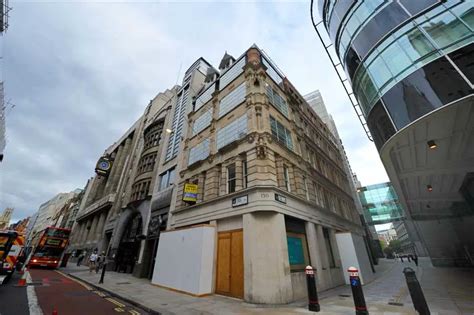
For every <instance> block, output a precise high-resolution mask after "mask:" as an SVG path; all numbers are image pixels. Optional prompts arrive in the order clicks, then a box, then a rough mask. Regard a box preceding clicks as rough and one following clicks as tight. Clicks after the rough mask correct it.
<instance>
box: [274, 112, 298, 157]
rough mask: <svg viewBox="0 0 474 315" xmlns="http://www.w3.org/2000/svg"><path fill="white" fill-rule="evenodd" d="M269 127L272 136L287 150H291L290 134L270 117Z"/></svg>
mask: <svg viewBox="0 0 474 315" xmlns="http://www.w3.org/2000/svg"><path fill="white" fill-rule="evenodd" d="M270 127H271V131H272V135H273V136H274V137H275V138H276V139H277V140H278V142H281V143H283V144H284V145H285V146H286V147H287V148H288V149H290V150H293V141H292V140H291V133H290V131H289V130H288V129H286V128H285V127H284V126H283V125H282V124H281V123H280V122H279V121H278V120H276V119H275V118H273V116H270Z"/></svg>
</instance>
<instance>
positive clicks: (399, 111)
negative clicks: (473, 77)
mask: <svg viewBox="0 0 474 315" xmlns="http://www.w3.org/2000/svg"><path fill="white" fill-rule="evenodd" d="M470 93H472V90H471V89H470V87H469V85H467V83H466V81H465V80H464V79H463V78H462V77H461V76H460V75H459V73H458V72H457V71H456V70H455V69H454V67H453V66H452V65H451V64H450V63H449V62H448V60H447V59H446V58H444V57H441V58H439V59H437V60H435V61H433V62H431V63H429V64H428V65H426V66H424V67H423V68H421V69H418V70H417V71H415V72H414V73H412V74H410V75H409V76H407V77H406V78H405V79H403V80H402V81H401V82H399V83H397V84H396V85H395V86H394V87H393V88H391V89H390V90H389V91H388V92H387V93H385V95H384V96H383V97H382V98H383V100H384V103H385V105H386V106H387V109H388V111H389V112H390V116H391V117H392V119H393V121H394V123H395V125H396V126H397V128H398V129H400V128H403V127H404V126H406V125H407V124H409V123H410V122H412V121H414V120H416V119H418V118H420V117H421V116H423V115H425V114H427V113H428V112H430V111H432V110H434V109H435V108H438V107H440V106H442V105H445V104H447V103H449V102H452V101H454V100H456V99H458V98H460V97H464V96H466V95H468V94H470Z"/></svg>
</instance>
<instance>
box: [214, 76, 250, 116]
mask: <svg viewBox="0 0 474 315" xmlns="http://www.w3.org/2000/svg"><path fill="white" fill-rule="evenodd" d="M245 94H246V87H245V82H244V83H242V84H241V85H239V86H238V87H236V88H235V89H234V90H233V91H232V92H230V93H229V94H227V95H226V96H224V97H223V98H222V100H221V101H220V103H219V117H222V116H224V115H225V114H227V113H228V112H230V111H231V110H232V109H234V108H235V107H236V106H237V105H239V104H241V103H242V102H244V101H245Z"/></svg>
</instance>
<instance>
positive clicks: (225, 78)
mask: <svg viewBox="0 0 474 315" xmlns="http://www.w3.org/2000/svg"><path fill="white" fill-rule="evenodd" d="M244 66H245V58H241V59H240V60H238V61H237V62H235V63H234V64H233V65H232V66H231V67H230V68H229V70H227V71H226V72H225V73H224V74H222V76H221V77H220V79H219V90H222V89H223V88H225V87H226V86H227V85H229V83H231V82H232V81H234V79H235V78H237V77H238V76H239V74H241V73H242V72H244V70H243V69H242V68H243V67H244Z"/></svg>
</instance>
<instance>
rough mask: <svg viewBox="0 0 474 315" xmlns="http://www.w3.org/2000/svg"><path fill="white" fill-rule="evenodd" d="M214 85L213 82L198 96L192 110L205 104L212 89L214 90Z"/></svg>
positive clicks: (210, 96) (212, 91)
mask: <svg viewBox="0 0 474 315" xmlns="http://www.w3.org/2000/svg"><path fill="white" fill-rule="evenodd" d="M215 86H216V84H215V83H213V84H212V85H211V86H209V87H208V88H207V89H206V90H205V91H204V92H203V93H202V94H201V95H199V97H198V98H197V99H196V102H195V104H194V111H197V110H198V109H199V108H201V107H202V106H203V105H204V104H206V103H207V102H209V101H210V100H211V98H212V93H214V91H215Z"/></svg>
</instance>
